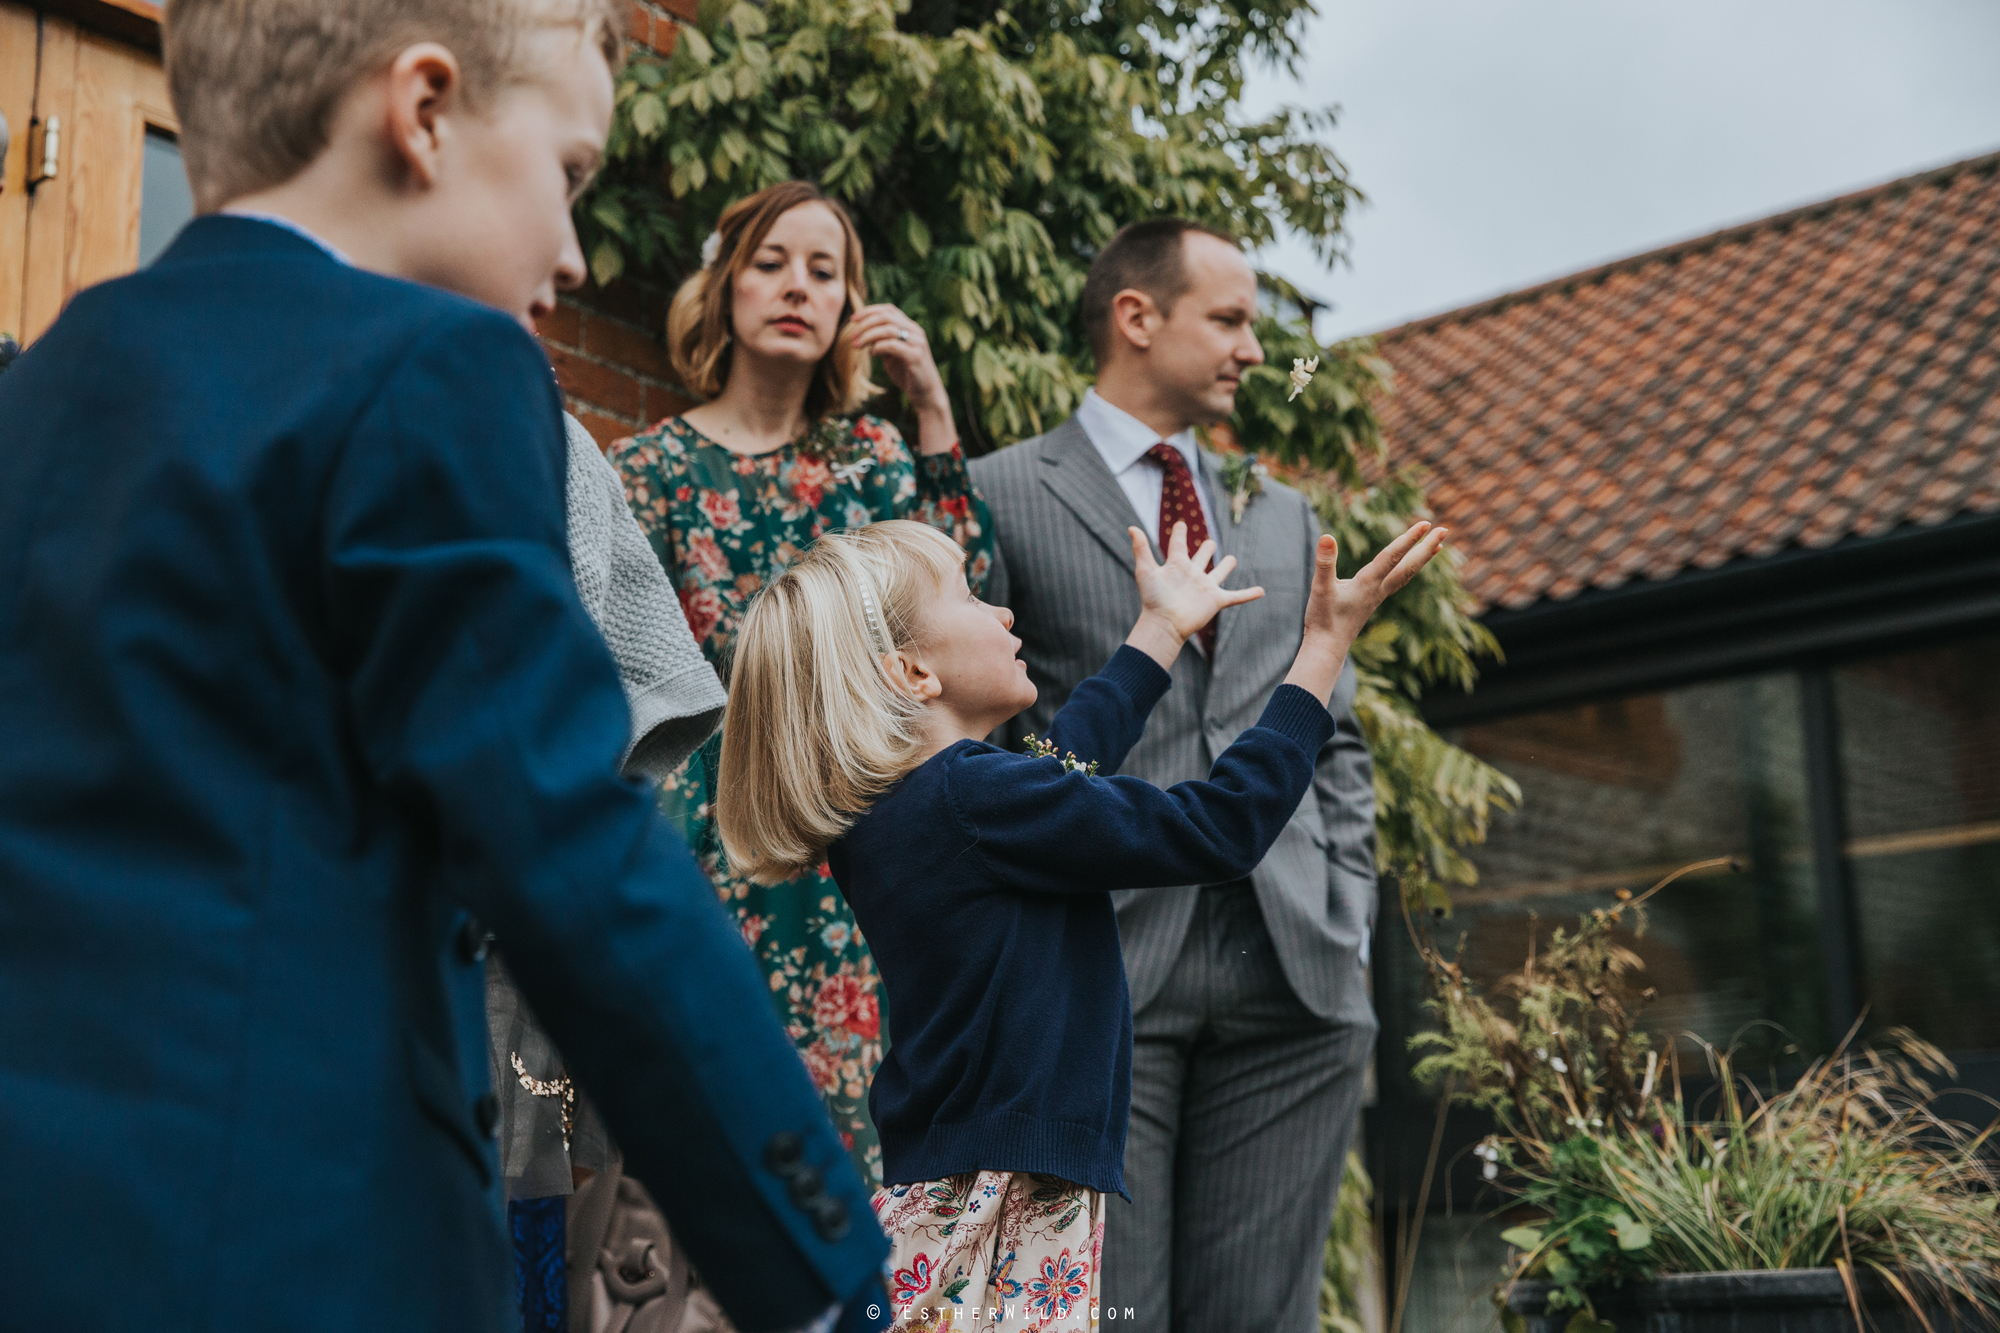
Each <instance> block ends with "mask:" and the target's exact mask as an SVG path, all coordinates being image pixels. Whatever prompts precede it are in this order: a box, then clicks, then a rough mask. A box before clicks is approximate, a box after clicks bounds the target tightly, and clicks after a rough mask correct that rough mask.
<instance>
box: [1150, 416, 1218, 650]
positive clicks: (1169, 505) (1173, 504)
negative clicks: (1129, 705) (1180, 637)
mask: <svg viewBox="0 0 2000 1333" xmlns="http://www.w3.org/2000/svg"><path fill="white" fill-rule="evenodd" d="M1146 457H1148V458H1150V459H1152V460H1153V461H1154V462H1155V463H1158V464H1159V465H1160V471H1161V473H1162V474H1163V475H1162V476H1161V478H1160V553H1161V554H1162V555H1164V554H1166V550H1167V543H1168V542H1170V541H1172V540H1173V536H1174V524H1176V523H1185V524H1187V544H1188V554H1189V555H1193V554H1194V553H1195V552H1196V551H1199V550H1200V549H1201V544H1202V543H1203V542H1205V541H1207V540H1208V520H1207V519H1206V518H1204V517H1202V513H1201V497H1200V496H1199V495H1198V494H1196V492H1195V489H1194V474H1193V473H1191V472H1189V471H1188V465H1187V459H1186V458H1184V457H1182V456H1181V451H1180V450H1178V449H1176V448H1174V447H1173V446H1172V445H1171V444H1166V443H1164V442H1162V443H1160V444H1156V445H1154V446H1153V447H1152V448H1150V449H1148V450H1147V451H1146ZM1196 633H1197V636H1198V637H1199V638H1200V639H1201V647H1202V651H1203V652H1205V653H1207V654H1208V660H1209V661H1210V662H1213V661H1214V660H1215V622H1214V621H1213V620H1211V621H1209V622H1208V623H1207V624H1206V625H1203V626H1202V627H1201V629H1200V630H1198V631H1197V632H1196Z"/></svg>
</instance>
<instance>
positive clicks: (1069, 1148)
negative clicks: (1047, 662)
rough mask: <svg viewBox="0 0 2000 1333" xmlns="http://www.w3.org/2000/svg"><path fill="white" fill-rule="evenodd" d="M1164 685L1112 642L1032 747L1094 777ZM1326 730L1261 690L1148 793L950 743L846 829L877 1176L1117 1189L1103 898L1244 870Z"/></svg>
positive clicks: (1119, 1025)
mask: <svg viewBox="0 0 2000 1333" xmlns="http://www.w3.org/2000/svg"><path fill="white" fill-rule="evenodd" d="M1170 684H1171V678H1170V677H1169V676H1168V675H1167V673H1166V672H1165V671H1163V670H1161V669H1160V667H1159V666H1158V664H1156V663H1155V662H1154V661H1153V660H1152V659H1151V658H1149V657H1147V656H1146V655H1145V654H1144V653H1141V652H1138V651H1137V650H1135V649H1132V648H1120V649H1119V650H1118V654H1117V656H1115V657H1113V658H1112V659H1111V661H1110V663H1109V664H1108V665H1107V666H1106V667H1105V668H1104V670H1103V671H1101V672H1099V673H1098V674H1097V675H1095V676H1092V677H1091V678H1090V679H1089V680H1086V681H1084V682H1083V683H1082V684H1081V685H1079V686H1077V688H1076V691H1075V693H1073V694H1071V695H1070V698H1069V702H1068V703H1067V704H1065V705H1064V707H1063V709H1062V711H1061V712H1059V713H1057V714H1056V717H1055V722H1054V724H1053V725H1052V726H1051V727H1050V729H1049V735H1048V737H1047V739H1048V740H1049V741H1050V742H1052V743H1053V744H1054V745H1055V747H1056V749H1057V751H1058V752H1059V753H1063V754H1073V755H1074V756H1075V758H1076V759H1077V760H1078V761H1080V762H1082V763H1089V762H1091V761H1095V762H1096V763H1097V764H1098V765H1099V771H1100V772H1101V773H1105V774H1109V773H1113V772H1115V771H1116V770H1117V768H1118V766H1119V765H1120V764H1121V763H1123V762H1124V760H1125V756H1126V753H1127V752H1128V751H1130V750H1131V748H1132V747H1133V745H1135V744H1137V743H1138V740H1139V736H1140V733H1141V732H1142V731H1144V730H1145V725H1146V716H1147V714H1149V713H1150V712H1152V710H1153V705H1154V704H1156V703H1158V702H1159V700H1160V697H1161V696H1162V695H1164V694H1165V693H1166V692H1167V689H1168V686H1169V685H1170ZM1332 735H1333V719H1332V717H1331V716H1330V715H1329V714H1328V713H1327V711H1326V708H1325V707H1324V706H1323V705H1322V704H1321V703H1320V702H1319V700H1317V699H1315V698H1314V697H1313V696H1312V695H1310V694H1308V693H1307V692H1306V691H1304V690H1301V689H1299V688H1298V687H1296V686H1292V685H1286V686H1282V687H1280V688H1279V690H1278V692H1277V693H1276V694H1274V695H1272V696H1271V702H1270V703H1269V705H1267V706H1266V707H1265V709H1264V715H1263V717H1262V718H1260V719H1259V720H1258V723H1257V725H1256V726H1254V727H1252V728H1250V729H1249V730H1248V731H1246V732H1244V733H1243V734H1242V736H1241V737H1239V738H1238V740H1237V741H1236V743H1235V744H1234V745H1232V746H1230V747H1229V748H1228V749H1227V750H1225V751H1224V752H1223V753H1222V755H1221V756H1220V757H1219V758H1218V759H1217V760H1216V761H1215V767H1214V769H1213V770H1211V771H1210V773H1209V776H1208V780H1207V781H1206V782H1183V783H1181V784H1180V785H1179V786H1176V787H1172V788H1169V789H1168V790H1165V791H1162V790H1161V789H1160V788H1158V787H1155V786H1153V785H1152V784H1151V783H1149V782H1142V781H1141V780H1139V779H1138V778H1125V777H1094V776H1090V775H1087V774H1085V773H1081V772H1077V771H1075V770H1074V767H1073V766H1071V765H1068V764H1065V763H1064V762H1063V761H1062V760H1060V759H1054V758H1037V757H1035V756H1033V755H1026V754H1015V753H1013V752H1011V751H1008V750H1003V749H1000V748H999V747H998V746H994V745H988V744H985V743H984V742H981V741H959V742H957V743H956V744H954V745H951V746H949V747H948V748H946V749H944V750H943V751H940V752H939V753H938V754H936V755H934V756H932V757H931V758H930V759H929V760H927V761H926V762H925V763H924V764H923V765H922V766H921V767H919V768H917V769H916V770H915V771H913V772H911V773H910V774H909V775H908V776H907V777H905V778H903V779H902V781H901V782H899V783H897V784H896V785H895V786H894V787H892V788H891V789H890V790H889V791H888V792H887V793H886V794H885V795H884V796H883V797H882V798H881V799H880V800H878V801H877V802H876V803H875V804H874V806H873V807H871V808H870V809H869V810H868V812H867V813H866V814H864V815H863V816H862V817H861V818H860V819H859V820H858V821H856V823H855V825H854V827H853V828H852V829H850V830H849V831H848V833H847V835H846V836H845V837H843V838H842V839H841V840H840V841H839V842H837V843H835V844H834V845H833V847H832V848H831V849H830V851H829V853H828V858H827V859H828V860H829V862H830V863H831V865H832V868H833V874H834V878H835V879H836V880H838V881H839V883H840V887H841V890H842V892H844V893H845V894H846V895H847V900H848V902H849V904H851V905H852V906H853V908H854V916H855V919H856V921H857V922H858V923H859V925H860V927H861V931H862V933H863V934H864V935H865V936H866V937H867V939H868V947H869V950H870V952H872V953H873V954H874V956H875V963H876V966H877V967H878V968H879V969H880V970H881V973H882V981H883V987H884V991H885V993H886V997H887V1015H886V1017H887V1019H888V1027H889V1031H890V1033H891V1035H892V1038H893V1041H892V1044H891V1045H890V1048H889V1053H888V1055H887V1057H886V1058H885V1059H884V1060H883V1062H882V1066H881V1068H880V1069H878V1070H877V1071H876V1073H875V1083H874V1087H873V1088H872V1089H871V1090H870V1092H869V1098H868V1102H869V1107H870V1109H872V1110H873V1112H874V1114H875V1126H876V1128H877V1129H878V1130H879V1131H880V1132H881V1136H882V1168H883V1178H884V1180H886V1181H887V1182H888V1183H889V1184H892V1185H896V1184H907V1183H910V1182H913V1181H920V1180H937V1179H940V1178H942V1177H944V1176H949V1175H956V1174H958V1173H960V1172H966V1171H980V1170H987V1171H1032V1172H1038V1173H1040V1174H1043V1175H1051V1176H1060V1177H1062V1178H1063V1179H1065V1180H1069V1181H1074V1182H1075V1183H1077V1184H1079V1185H1087V1186H1089V1187H1090V1188H1092V1189H1095V1190H1101V1191H1104V1192H1106V1193H1120V1194H1122V1193H1124V1188H1125V1185H1124V1172H1123V1163H1124V1159H1125V1127H1126V1121H1127V1118H1128V1117H1129V1115H1130V1111H1131V1101H1132V1006H1131V1001H1130V999H1129V997H1128V996H1127V994H1126V990H1125V961H1124V957H1123V955H1122V954H1121V953H1120V952H1119V948H1118V920H1117V917H1116V916H1115V915H1114V914H1113V913H1112V909H1111V893H1110V891H1111V890H1113V889H1143V888H1162V887H1168V886H1172V885H1177V884H1216V883H1225V882H1227V881H1230V880H1235V879H1241V878H1243V877H1244V876H1245V875H1248V874H1249V873H1250V871H1251V870H1252V869H1253V868H1255V866H1256V865H1257V863H1258V862H1259V861H1261V860H1262V859H1263V858H1264V853H1265V852H1266V851H1268V850H1269V849H1270V846H1271V844H1272V842H1273V841H1275V840H1276V838H1277V836H1278V833H1279V831H1280V830H1281V829H1283V828H1284V826H1285V822H1286V821H1287V820H1289V819H1290V818H1291V817H1292V813H1293V811H1295V810H1296V809H1297V808H1298V804H1299V801H1300V799H1301V798H1302V797H1303V796H1304V795H1305V794H1306V792H1307V791H1309V790H1310V789H1311V787H1312V778H1313V761H1314V759H1315V758H1316V757H1317V756H1318V754H1319V752H1320V748H1321V747H1322V746H1324V745H1325V744H1326V742H1327V740H1328V738H1330V737H1331V736H1332Z"/></svg>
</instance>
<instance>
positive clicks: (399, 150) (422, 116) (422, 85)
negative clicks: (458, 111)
mask: <svg viewBox="0 0 2000 1333" xmlns="http://www.w3.org/2000/svg"><path fill="white" fill-rule="evenodd" d="M387 77H388V94H389V97H388V101H389V104H388V107H387V108H386V112H385V114H386V117H387V121H388V124H387V126H386V127H385V128H386V129H387V131H388V136H389V143H390V147H391V151H393V152H394V153H395V155H396V158H397V160H398V163H399V165H400V166H401V167H402V170H403V172H404V173H405V174H406V175H407V177H408V179H409V181H410V183H411V184H412V185H414V186H416V188H418V189H420V190H427V189H430V188H431V187H432V186H434V185H436V184H437V182H438V179H439V176H440V174H441V170H442V163H441V159H442V157H443V155H444V127H443V122H444V119H445V115H446V113H447V112H449V111H451V110H453V109H455V108H456V106H457V104H458V102H459V100H460V98H461V96H462V94H463V82H462V79H461V76H460V74H459V69H458V57H457V56H454V55H453V54H452V53H451V51H450V49H449V48H447V47H444V46H440V45H439V44H438V43H436V42H418V43H417V44H416V45H415V46H410V47H406V48H404V49H403V51H402V52H401V53H399V54H398V55H397V56H396V58H395V60H393V61H392V62H390V65H389V73H388V76H387Z"/></svg>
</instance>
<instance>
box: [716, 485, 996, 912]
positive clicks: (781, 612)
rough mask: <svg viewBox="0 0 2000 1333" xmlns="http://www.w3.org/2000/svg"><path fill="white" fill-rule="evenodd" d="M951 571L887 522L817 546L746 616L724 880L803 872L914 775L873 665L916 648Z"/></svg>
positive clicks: (915, 538) (929, 533) (953, 548)
mask: <svg viewBox="0 0 2000 1333" xmlns="http://www.w3.org/2000/svg"><path fill="white" fill-rule="evenodd" d="M964 563H965V552H964V551H963V550H961V549H960V548H959V546H958V544H957V543H956V542H954V541H952V539H951V538H949V537H947V536H945V535H944V534H943V533H942V532H939V531H938V530H937V529H936V528H933V527H931V526H929V525H928V524H924V523H915V522H911V521H910V520H908V519H891V520H889V521H888V522H884V523H873V524H870V525H869V526H868V527H865V528H861V529H858V530H857V531H854V532H845V533H829V534H828V535H826V536H824V537H821V538H820V539H819V540H818V541H816V542H814V543H813V545H812V546H811V548H810V549H808V550H807V551H806V553H805V555H803V556H802V557H800V558H799V560H798V561H796V562H795V563H794V564H793V565H792V566H791V568H789V569H787V570H786V571H785V572H784V573H783V574H780V575H779V576H778V577H777V578H776V579H774V580H772V582H771V584H770V586H769V587H767V588H765V589H764V591H763V592H761V593H759V594H758V596H757V599H756V600H755V601H754V602H752V603H751V604H750V610H749V612H748V614H746V615H745V616H744V618H743V628H742V630H741V632H740V633H739V634H738V635H737V639H736V664H735V668H734V670H733V671H732V672H731V673H730V681H729V715H728V719H727V721H725V722H724V723H723V728H722V769H721V772H720V773H719V774H718V775H717V787H718V790H717V793H716V824H717V827H718V828H719V830H720V832H721V834H722V848H723V852H724V853H725V854H726V855H727V856H728V858H729V866H730V869H732V870H733V871H735V872H736V873H737V874H739V875H745V876H748V877H749V878H751V879H754V880H757V881H759V882H762V883H766V884H773V883H776V882H778V881H779V880H784V879H790V878H792V877H793V876H796V875H800V874H803V873H805V872H806V871H808V870H810V869H812V867H814V866H816V865H818V864H819V862H820V859H821V858H822V857H824V856H825V855H826V849H827V848H828V847H829V846H831V845H832V843H833V842H834V840H835V839H837V838H839V837H840V835H841V834H843V833H845V832H847V830H848V829H849V828H850V827H851V826H852V825H853V823H854V821H855V820H856V819H857V818H859V817H860V815H861V814H862V812H864V811H865V810H867V808H868V807H869V805H870V804H871V803H872V802H873V801H874V800H875V798H876V797H878V796H880V795H881V794H882V793H883V792H884V791H885V790H887V789H888V787H889V785H890V784H891V783H893V782H895V781H896V780H897V779H898V778H900V777H902V776H903V775H904V774H905V773H908V772H909V771H910V770H911V769H913V768H915V767H916V766H917V764H918V763H919V762H920V760H919V754H920V752H921V750H922V748H923V744H924V736H923V727H922V717H923V711H924V710H923V705H922V704H921V703H919V702H918V701H917V700H915V699H913V698H911V697H910V696H909V695H908V694H907V693H905V692H904V691H903V690H901V689H898V688H897V687H896V686H895V685H894V684H893V683H892V682H891V681H890V680H889V677H888V675H887V674H886V673H885V672H884V671H883V668H882V659H883V658H884V657H885V656H887V655H888V654H889V653H891V652H893V651H894V650H896V649H898V648H908V647H912V646H916V645H920V644H921V643H922V642H923V634H924V626H923V624H922V621H921V612H922V608H923V605H924V602H925V601H926V600H927V599H928V598H929V597H930V596H931V595H933V594H934V593H936V592H937V591H938V589H939V588H941V587H946V586H949V583H948V580H950V578H951V576H952V575H953V574H954V573H955V572H957V571H958V570H959V569H961V568H963V566H964Z"/></svg>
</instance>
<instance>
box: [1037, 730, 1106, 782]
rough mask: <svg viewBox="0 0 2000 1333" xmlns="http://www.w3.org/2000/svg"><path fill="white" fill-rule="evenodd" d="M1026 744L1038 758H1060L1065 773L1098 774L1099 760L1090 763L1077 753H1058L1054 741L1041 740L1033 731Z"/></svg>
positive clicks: (1092, 775)
mask: <svg viewBox="0 0 2000 1333" xmlns="http://www.w3.org/2000/svg"><path fill="white" fill-rule="evenodd" d="M1024 744H1025V745H1026V746H1027V748H1028V753H1029V754H1031V755H1033V756H1035V757H1036V758H1037V759H1055V760H1058V761H1059V762H1060V763H1061V764H1062V766H1063V772H1065V773H1081V774H1083V775H1084V776H1085V777H1096V776H1097V761H1096V760H1095V759H1093V760H1091V761H1090V762H1089V763H1087V764H1086V763H1084V762H1083V760H1081V759H1078V758H1077V757H1076V755H1075V754H1073V753H1072V754H1064V755H1058V754H1057V753H1056V747H1055V746H1054V745H1053V744H1052V743H1050V742H1048V741H1045V740H1041V739H1040V738H1038V737H1036V736H1035V735H1034V734H1033V733H1032V732H1031V733H1029V735H1028V737H1027V739H1026V740H1025V742H1024Z"/></svg>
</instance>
